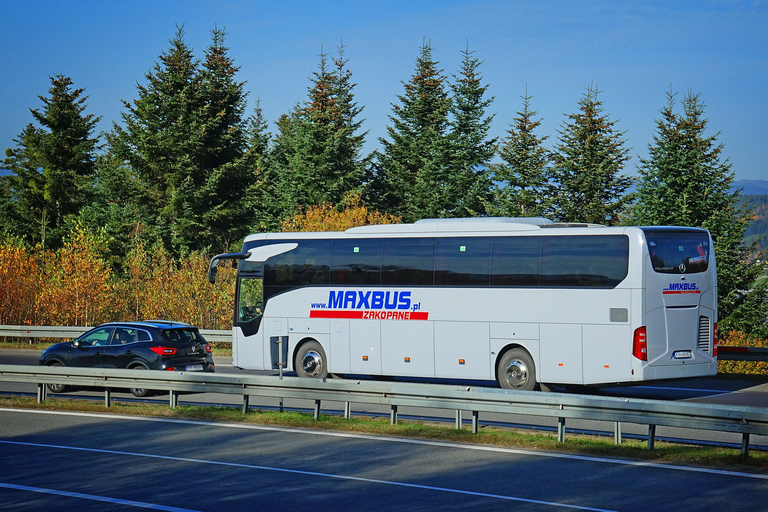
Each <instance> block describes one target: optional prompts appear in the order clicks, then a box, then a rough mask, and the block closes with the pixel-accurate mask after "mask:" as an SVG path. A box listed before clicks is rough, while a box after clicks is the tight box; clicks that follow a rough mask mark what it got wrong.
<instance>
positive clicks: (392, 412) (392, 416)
mask: <svg viewBox="0 0 768 512" xmlns="http://www.w3.org/2000/svg"><path fill="white" fill-rule="evenodd" d="M389 424H390V425H397V406H396V405H392V406H390V408H389Z"/></svg>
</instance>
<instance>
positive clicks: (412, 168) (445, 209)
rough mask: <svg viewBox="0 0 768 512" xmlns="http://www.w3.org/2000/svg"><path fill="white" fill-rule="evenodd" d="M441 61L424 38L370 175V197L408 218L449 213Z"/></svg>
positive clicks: (446, 99)
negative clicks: (413, 70) (433, 56)
mask: <svg viewBox="0 0 768 512" xmlns="http://www.w3.org/2000/svg"><path fill="white" fill-rule="evenodd" d="M437 66H438V62H436V61H435V60H433V58H432V47H431V45H430V44H428V43H426V42H425V43H424V44H423V45H422V47H421V49H420V53H419V56H418V58H417V59H416V70H415V72H414V74H413V76H412V77H411V79H410V81H408V82H407V83H403V86H404V88H405V93H404V94H403V95H401V96H398V100H399V101H400V104H393V105H392V115H390V116H389V119H390V121H391V122H392V125H390V126H388V127H387V135H388V138H381V139H379V140H380V142H381V145H382V151H381V153H379V154H378V155H377V157H378V158H377V162H376V163H375V166H374V169H373V176H372V177H371V182H372V183H371V189H370V192H369V197H370V198H371V200H372V201H375V204H376V205H377V208H378V209H379V210H383V211H385V212H387V213H390V214H393V215H397V216H399V217H401V218H402V219H403V221H405V222H413V221H415V220H417V219H420V218H423V217H447V216H449V215H450V211H449V210H450V201H449V200H448V199H449V198H448V197H447V195H446V194H445V189H446V184H447V183H448V181H449V174H448V171H447V169H448V159H449V156H448V148H449V141H448V136H447V133H448V127H449V121H448V112H449V110H450V107H451V101H450V98H449V96H448V92H447V91H446V79H445V77H444V76H443V75H442V70H440V69H438V67H437Z"/></svg>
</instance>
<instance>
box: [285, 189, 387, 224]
mask: <svg viewBox="0 0 768 512" xmlns="http://www.w3.org/2000/svg"><path fill="white" fill-rule="evenodd" d="M343 206H344V209H343V210H341V211H338V210H337V209H336V208H334V206H333V205H330V204H322V205H317V206H310V207H309V208H307V209H306V210H304V211H303V212H298V213H296V214H294V215H293V216H292V217H289V218H287V219H285V220H284V221H283V222H282V224H281V227H282V229H283V231H344V230H345V229H349V228H353V227H356V226H365V225H369V224H396V223H398V222H400V217H396V216H394V215H389V214H386V213H380V212H377V211H375V210H369V209H368V208H366V207H365V205H364V204H363V202H362V200H361V199H360V194H358V193H354V192H349V193H347V195H345V196H344V205H343Z"/></svg>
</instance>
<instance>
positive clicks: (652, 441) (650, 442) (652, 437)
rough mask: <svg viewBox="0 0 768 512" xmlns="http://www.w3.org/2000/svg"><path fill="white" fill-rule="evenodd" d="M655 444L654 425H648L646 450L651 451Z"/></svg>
mask: <svg viewBox="0 0 768 512" xmlns="http://www.w3.org/2000/svg"><path fill="white" fill-rule="evenodd" d="M655 444H656V425H648V450H649V451H651V450H653V447H654V445H655Z"/></svg>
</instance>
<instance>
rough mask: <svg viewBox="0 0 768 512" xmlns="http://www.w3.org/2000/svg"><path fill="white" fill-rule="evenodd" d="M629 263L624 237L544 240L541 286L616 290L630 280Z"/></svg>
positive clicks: (553, 237)
mask: <svg viewBox="0 0 768 512" xmlns="http://www.w3.org/2000/svg"><path fill="white" fill-rule="evenodd" d="M628 263H629V239H628V238H627V237H626V236H623V235H608V236H589V235H586V236H547V237H543V238H542V248H541V286H552V287H554V286H557V287H593V288H608V287H613V286H616V285H617V284H619V283H620V282H621V281H623V280H624V278H625V277H627V269H628Z"/></svg>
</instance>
